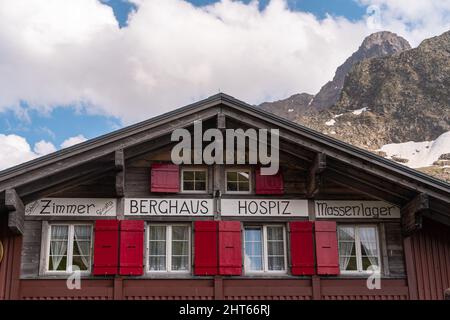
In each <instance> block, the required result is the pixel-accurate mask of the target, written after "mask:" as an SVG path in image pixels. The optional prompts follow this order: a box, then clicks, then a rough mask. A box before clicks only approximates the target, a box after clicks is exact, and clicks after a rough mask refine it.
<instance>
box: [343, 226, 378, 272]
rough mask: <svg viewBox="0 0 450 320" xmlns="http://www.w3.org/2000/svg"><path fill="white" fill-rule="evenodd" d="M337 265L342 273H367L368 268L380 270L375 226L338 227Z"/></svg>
mask: <svg viewBox="0 0 450 320" xmlns="http://www.w3.org/2000/svg"><path fill="white" fill-rule="evenodd" d="M338 240H339V265H340V268H341V271H342V272H343V273H347V272H348V273H357V272H367V271H370V270H367V269H368V268H369V267H370V266H372V265H373V266H377V270H380V254H379V246H378V232H377V228H376V227H375V226H349V225H341V226H339V227H338Z"/></svg>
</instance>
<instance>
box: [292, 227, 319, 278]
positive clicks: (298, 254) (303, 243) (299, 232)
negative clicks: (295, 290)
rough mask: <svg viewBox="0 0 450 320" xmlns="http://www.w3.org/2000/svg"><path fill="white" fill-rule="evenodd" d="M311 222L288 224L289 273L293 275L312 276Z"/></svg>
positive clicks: (312, 240) (312, 246)
mask: <svg viewBox="0 0 450 320" xmlns="http://www.w3.org/2000/svg"><path fill="white" fill-rule="evenodd" d="M313 225H314V223H313V222H310V221H293V222H290V223H289V229H290V236H291V264H292V269H291V272H292V274H293V275H296V276H300V275H314V236H313Z"/></svg>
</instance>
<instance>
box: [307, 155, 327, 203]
mask: <svg viewBox="0 0 450 320" xmlns="http://www.w3.org/2000/svg"><path fill="white" fill-rule="evenodd" d="M326 167H327V161H326V155H325V154H324V153H318V154H317V156H316V158H315V159H314V161H313V164H312V166H311V167H310V169H309V172H308V178H307V185H306V196H307V197H308V198H313V197H314V196H315V195H316V194H317V193H318V192H319V188H320V187H321V185H322V173H323V172H324V171H325V169H326Z"/></svg>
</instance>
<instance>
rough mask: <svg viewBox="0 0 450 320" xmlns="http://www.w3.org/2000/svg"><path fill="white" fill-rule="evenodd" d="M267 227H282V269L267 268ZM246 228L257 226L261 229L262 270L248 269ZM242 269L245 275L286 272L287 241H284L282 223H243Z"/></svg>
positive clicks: (284, 228) (283, 226)
mask: <svg viewBox="0 0 450 320" xmlns="http://www.w3.org/2000/svg"><path fill="white" fill-rule="evenodd" d="M268 227H281V228H283V255H284V269H283V270H269V258H268V246H267V228H268ZM247 228H249V229H250V228H259V229H262V243H261V245H262V256H263V257H262V258H263V270H250V265H249V264H248V261H247V259H245V249H246V248H245V243H246V241H245V236H246V235H245V230H246V229H247ZM243 253H244V269H245V270H244V271H245V274H246V275H258V274H260V275H262V274H271V275H273V274H279V275H285V274H287V269H288V267H287V241H286V226H285V225H282V224H260V225H244V252H243Z"/></svg>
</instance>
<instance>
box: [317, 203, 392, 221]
mask: <svg viewBox="0 0 450 320" xmlns="http://www.w3.org/2000/svg"><path fill="white" fill-rule="evenodd" d="M316 217H317V218H380V219H391V218H400V208H399V207H397V206H394V205H391V204H389V203H386V202H383V201H316Z"/></svg>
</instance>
